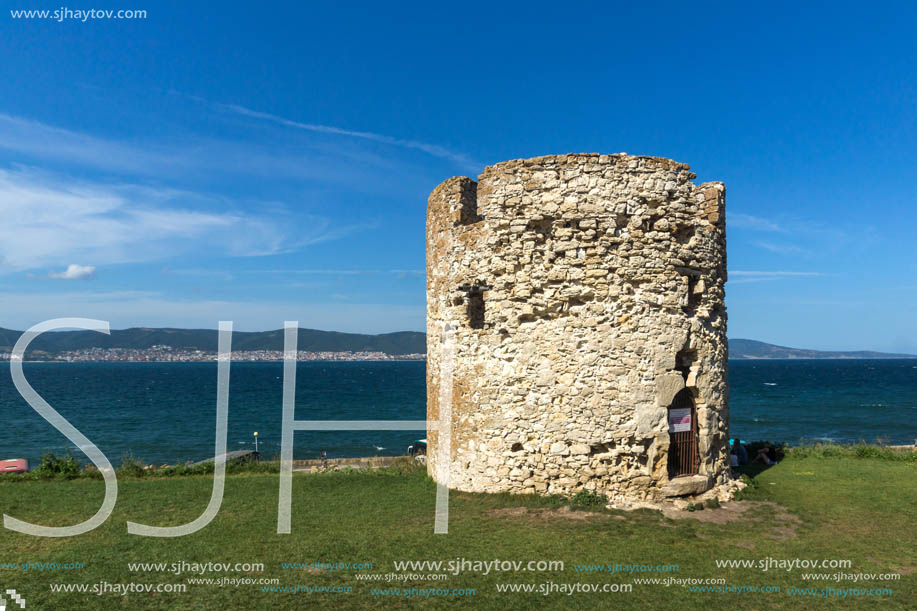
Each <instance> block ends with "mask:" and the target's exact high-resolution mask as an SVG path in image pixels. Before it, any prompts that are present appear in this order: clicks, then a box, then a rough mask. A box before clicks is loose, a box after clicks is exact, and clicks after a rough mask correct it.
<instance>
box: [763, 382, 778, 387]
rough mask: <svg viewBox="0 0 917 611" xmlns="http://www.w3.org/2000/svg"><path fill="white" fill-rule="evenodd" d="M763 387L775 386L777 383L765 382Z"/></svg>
mask: <svg viewBox="0 0 917 611" xmlns="http://www.w3.org/2000/svg"><path fill="white" fill-rule="evenodd" d="M764 385H765V386H776V385H777V383H776V382H765V383H764Z"/></svg>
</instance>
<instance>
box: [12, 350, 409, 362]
mask: <svg viewBox="0 0 917 611" xmlns="http://www.w3.org/2000/svg"><path fill="white" fill-rule="evenodd" d="M11 358H12V355H11V354H10V353H9V352H0V361H9V360H11ZM283 359H284V351H283V350H237V351H234V352H233V353H232V357H231V360H233V361H244V362H273V361H282V360H283ZM26 360H28V361H49V362H62V363H202V362H212V361H216V360H218V358H217V353H216V352H208V351H204V350H188V349H182V348H172V347H171V346H151V347H149V348H143V349H135V348H85V349H82V350H68V351H65V352H60V353H58V354H44V353H39V354H31V353H30V354H28V355H27V358H26ZM296 360H297V361H423V360H426V355H425V354H386V353H384V352H307V351H304V350H299V351H298V352H297V353H296Z"/></svg>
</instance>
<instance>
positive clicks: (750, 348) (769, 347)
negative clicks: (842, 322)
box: [729, 339, 917, 359]
mask: <svg viewBox="0 0 917 611" xmlns="http://www.w3.org/2000/svg"><path fill="white" fill-rule="evenodd" d="M729 358H730V359H917V355H913V354H890V353H888V352H873V351H871V350H858V351H853V352H826V351H823V350H807V349H804V348H787V347H785V346H775V345H774V344H765V343H764V342H758V341H755V340H753V339H730V340H729Z"/></svg>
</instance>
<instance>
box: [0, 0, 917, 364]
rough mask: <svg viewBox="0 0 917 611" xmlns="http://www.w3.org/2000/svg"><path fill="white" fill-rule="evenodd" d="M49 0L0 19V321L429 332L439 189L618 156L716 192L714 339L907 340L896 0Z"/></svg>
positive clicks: (907, 64)
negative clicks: (61, 16)
mask: <svg viewBox="0 0 917 611" xmlns="http://www.w3.org/2000/svg"><path fill="white" fill-rule="evenodd" d="M60 4H61V3H58V4H57V5H54V4H52V3H50V2H28V1H26V0H17V1H15V2H11V3H5V5H4V9H3V10H4V13H2V14H0V58H2V61H0V82H2V86H0V214H2V219H0V312H2V314H0V326H2V327H7V328H10V327H12V328H25V327H28V326H30V325H32V324H35V323H37V322H40V321H42V320H46V319H49V318H54V317H61V316H84V317H91V318H99V319H103V320H109V321H110V322H111V324H112V326H113V327H115V328H123V327H128V326H179V327H209V328H215V327H216V324H217V321H218V320H220V319H231V320H234V321H235V323H236V328H237V329H244V330H258V329H271V328H279V327H281V326H282V324H283V321H284V320H293V319H297V320H299V321H300V323H301V325H302V326H306V327H312V328H320V329H333V330H342V331H361V332H385V331H395V330H404V329H413V330H422V329H423V326H424V323H423V320H424V274H423V269H424V213H425V206H426V196H427V194H428V193H429V191H430V190H431V189H432V188H433V187H434V186H436V185H437V184H438V183H439V182H441V181H442V180H444V179H445V178H448V177H449V176H453V175H470V176H476V175H477V174H478V173H479V172H480V171H481V170H482V169H483V167H484V166H485V165H486V164H490V163H494V162H497V161H501V160H505V159H511V158H518V157H529V156H534V155H541V154H548V153H566V152H604V153H613V152H621V151H626V152H628V153H632V154H649V155H660V156H665V157H671V158H673V159H676V160H678V161H683V162H686V163H690V164H691V166H692V168H693V169H694V170H695V171H696V172H697V174H698V179H699V180H722V181H724V182H725V183H726V185H727V189H728V198H727V202H728V205H727V207H728V216H727V218H728V240H729V268H730V282H729V284H728V287H727V295H728V297H727V305H728V308H729V335H730V336H731V337H747V338H753V339H760V340H764V341H769V342H773V343H779V344H783V345H791V346H799V347H810V348H820V349H879V350H894V351H910V352H917V314H915V312H917V307H915V304H917V261H915V256H914V255H915V243H917V212H915V205H917V194H915V179H917V172H915V170H917V146H915V144H917V132H915V114H917V111H915V100H917V95H915V94H917V86H915V66H917V53H915V51H917V42H915V36H914V31H915V26H917V9H915V8H914V5H912V4H909V3H899V4H893V3H855V4H849V3H836V2H835V3H824V4H815V3H773V2H768V3H761V2H759V3H747V2H746V3H737V2H724V3H722V4H719V5H715V4H712V3H685V2H677V3H670V4H666V3H652V4H647V5H645V6H646V8H641V7H640V6H638V5H640V3H626V4H624V3H621V4H618V5H616V4H614V3H595V4H590V3H586V2H579V3H549V4H538V3H534V2H526V3H522V4H518V5H515V6H514V7H512V8H509V7H507V8H497V7H494V6H493V5H488V4H477V5H476V4H472V3H461V4H456V5H453V6H446V5H440V3H429V2H427V3H422V4H418V5H412V4H410V3H374V5H365V6H360V5H359V4H354V3H309V2H289V3H287V4H286V6H283V7H282V8H276V9H269V8H267V5H266V4H259V5H254V4H252V3H249V2H246V3H232V2H221V3H216V4H214V3H207V5H206V6H205V5H204V3H192V2H158V1H157V2H150V1H148V2H145V1H143V0H131V1H130V2H128V1H127V0H120V1H119V2H116V3H107V2H104V1H102V0H93V2H89V3H86V6H85V7H82V6H80V7H77V8H97V9H104V8H112V9H125V8H129V9H144V10H146V11H147V17H146V18H145V19H133V20H128V19H121V20H117V19H99V18H90V19H89V20H87V21H85V22H83V21H81V20H79V19H66V20H64V21H56V20H53V19H34V18H33V19H22V18H20V19H14V18H12V16H11V15H10V13H9V10H8V9H30V8H34V9H50V10H55V9H59V8H60ZM63 4H67V3H63ZM644 4H645V3H644ZM800 4H807V5H808V6H806V7H801V6H800ZM278 6H279V5H278ZM256 7H257V8H256Z"/></svg>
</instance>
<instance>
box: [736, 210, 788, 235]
mask: <svg viewBox="0 0 917 611" xmlns="http://www.w3.org/2000/svg"><path fill="white" fill-rule="evenodd" d="M726 225H727V227H741V228H742V229H754V230H757V231H783V227H781V226H780V224H779V223H777V222H776V221H772V220H770V219H765V218H761V217H759V216H752V215H750V214H742V213H740V212H727V213H726Z"/></svg>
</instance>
